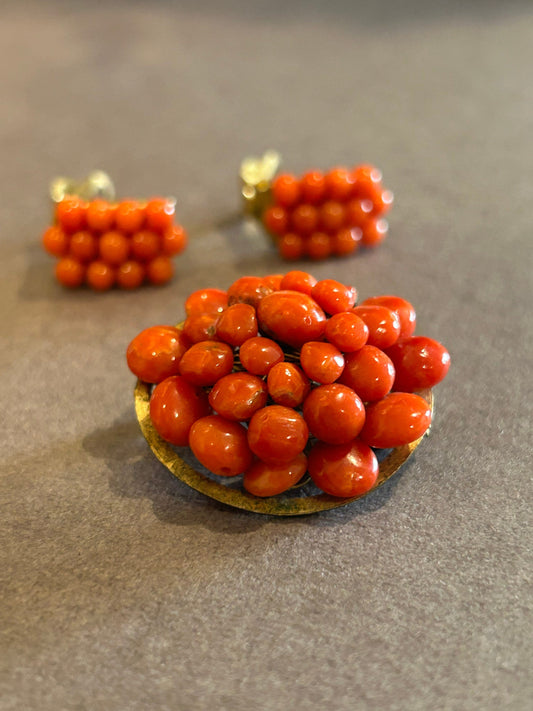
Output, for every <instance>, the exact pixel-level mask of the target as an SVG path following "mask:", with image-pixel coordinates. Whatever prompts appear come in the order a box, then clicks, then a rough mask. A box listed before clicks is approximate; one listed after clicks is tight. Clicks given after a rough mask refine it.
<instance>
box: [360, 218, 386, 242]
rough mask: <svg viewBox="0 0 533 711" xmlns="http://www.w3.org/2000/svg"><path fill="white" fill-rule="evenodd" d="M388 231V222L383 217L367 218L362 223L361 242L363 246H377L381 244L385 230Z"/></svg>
mask: <svg viewBox="0 0 533 711" xmlns="http://www.w3.org/2000/svg"><path fill="white" fill-rule="evenodd" d="M388 231H389V223H388V222H387V220H385V219H383V218H379V219H374V218H371V219H369V220H367V221H366V222H365V223H364V225H363V239H362V242H363V244H364V246H365V247H377V246H378V244H381V243H382V242H383V240H384V239H385V237H386V236H387V232H388Z"/></svg>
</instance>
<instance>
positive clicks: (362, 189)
mask: <svg viewBox="0 0 533 711" xmlns="http://www.w3.org/2000/svg"><path fill="white" fill-rule="evenodd" d="M353 177H354V179H355V186H354V195H355V196H356V197H358V198H361V199H366V200H372V201H373V200H374V199H375V197H376V196H377V195H378V194H379V192H381V180H382V174H381V171H380V170H379V169H378V168H376V167H374V166H373V165H369V164H363V165H358V166H356V167H355V168H354V170H353Z"/></svg>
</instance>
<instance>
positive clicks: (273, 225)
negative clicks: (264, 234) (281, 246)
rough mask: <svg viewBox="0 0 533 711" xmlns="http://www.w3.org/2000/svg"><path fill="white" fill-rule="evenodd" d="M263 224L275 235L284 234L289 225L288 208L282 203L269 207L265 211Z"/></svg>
mask: <svg viewBox="0 0 533 711" xmlns="http://www.w3.org/2000/svg"><path fill="white" fill-rule="evenodd" d="M263 224H264V225H265V227H266V228H267V230H268V231H269V232H271V233H272V234H274V235H282V234H284V233H285V232H287V228H288V226H289V217H288V215H287V210H286V209H285V208H284V207H281V205H272V206H271V207H268V208H267V209H266V210H265V212H264V213H263Z"/></svg>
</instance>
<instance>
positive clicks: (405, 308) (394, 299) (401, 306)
mask: <svg viewBox="0 0 533 711" xmlns="http://www.w3.org/2000/svg"><path fill="white" fill-rule="evenodd" d="M359 305H360V306H386V307H387V308H388V309H390V310H391V311H394V312H395V313H396V314H397V316H398V318H399V319H400V336H399V338H406V337H407V336H412V335H413V333H414V330H415V328H416V312H415V309H414V306H413V305H412V304H410V303H409V302H408V301H406V300H405V299H402V298H401V296H389V295H383V296H372V297H370V298H369V299H365V300H364V301H363V302H361V304H359Z"/></svg>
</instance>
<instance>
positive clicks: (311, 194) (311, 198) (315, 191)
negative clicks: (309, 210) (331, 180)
mask: <svg viewBox="0 0 533 711" xmlns="http://www.w3.org/2000/svg"><path fill="white" fill-rule="evenodd" d="M300 188H301V191H302V200H303V202H306V203H308V204H310V205H316V204H317V203H320V202H322V200H323V199H324V196H325V194H326V178H325V176H324V174H323V173H322V171H320V170H310V171H309V172H308V173H305V175H303V176H302V178H301V180H300Z"/></svg>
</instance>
